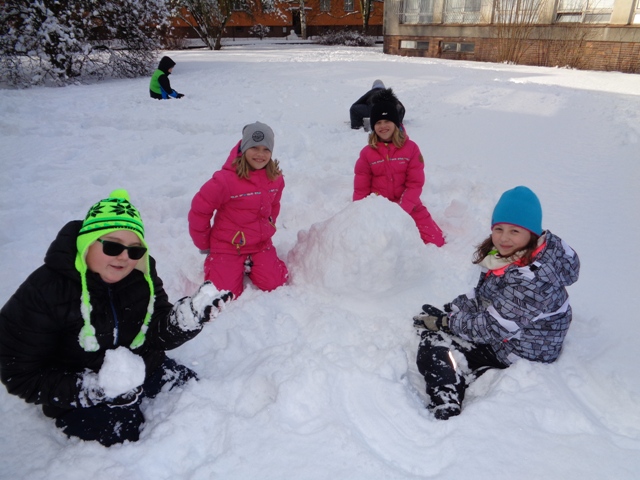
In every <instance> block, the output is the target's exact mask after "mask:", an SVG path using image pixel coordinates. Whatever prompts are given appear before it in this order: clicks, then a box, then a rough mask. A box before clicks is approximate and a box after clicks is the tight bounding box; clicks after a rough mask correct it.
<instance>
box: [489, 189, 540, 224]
mask: <svg viewBox="0 0 640 480" xmlns="http://www.w3.org/2000/svg"><path fill="white" fill-rule="evenodd" d="M498 223H509V224H511V225H517V226H518V227H522V228H526V229H527V230H529V231H530V232H532V233H535V234H536V235H542V207H541V206H540V200H538V197H537V196H536V194H535V193H533V192H532V191H531V190H530V189H529V188H527V187H523V186H520V187H516V188H513V189H511V190H507V191H506V192H504V193H503V194H502V196H501V197H500V200H498V204H497V205H496V208H494V209H493V215H492V216H491V228H493V226H494V225H496V224H498Z"/></svg>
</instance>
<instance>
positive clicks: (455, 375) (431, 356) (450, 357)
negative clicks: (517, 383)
mask: <svg viewBox="0 0 640 480" xmlns="http://www.w3.org/2000/svg"><path fill="white" fill-rule="evenodd" d="M421 338H422V340H421V342H420V346H419V348H418V355H417V358H416V364H417V366H418V370H419V371H420V373H421V374H422V376H423V377H424V379H425V382H426V391H427V395H429V398H430V399H431V405H430V407H431V408H432V407H437V406H440V405H443V404H445V403H456V404H457V405H459V406H461V405H462V400H464V394H465V390H466V388H467V387H468V386H469V385H470V384H471V382H473V381H474V380H475V379H476V378H478V377H479V376H480V375H482V374H483V373H485V372H486V371H488V370H489V369H491V368H501V369H502V368H507V366H508V365H505V364H503V363H502V362H501V361H500V360H498V359H497V358H496V356H495V353H494V352H493V350H492V348H491V347H490V346H489V345H479V344H473V343H470V342H466V341H464V340H462V339H460V338H458V337H456V336H454V335H450V334H447V333H444V332H432V331H430V330H425V331H424V332H422V334H421ZM459 354H460V355H462V356H463V357H464V359H465V360H466V365H459V364H457V362H456V361H455V357H456V356H458V358H460V357H459ZM461 363H462V362H461Z"/></svg>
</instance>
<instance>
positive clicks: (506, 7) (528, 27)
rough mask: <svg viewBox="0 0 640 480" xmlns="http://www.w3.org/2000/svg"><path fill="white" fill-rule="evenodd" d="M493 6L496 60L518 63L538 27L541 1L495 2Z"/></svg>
mask: <svg viewBox="0 0 640 480" xmlns="http://www.w3.org/2000/svg"><path fill="white" fill-rule="evenodd" d="M494 6H495V12H494V23H495V25H496V28H495V32H496V37H497V39H498V52H497V60H498V61H499V62H510V63H520V62H521V61H522V58H523V56H524V54H525V53H526V52H527V49H528V48H529V46H530V42H529V39H530V38H531V34H532V33H533V31H534V29H535V27H536V26H537V25H538V19H539V17H540V12H541V9H542V0H495V4H494Z"/></svg>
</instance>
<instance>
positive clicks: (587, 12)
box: [383, 0, 640, 73]
mask: <svg viewBox="0 0 640 480" xmlns="http://www.w3.org/2000/svg"><path fill="white" fill-rule="evenodd" d="M383 30H384V32H383V33H384V52H385V53H389V54H394V55H404V56H418V57H436V58H449V59H461V60H476V61H486V62H513V63H518V64H525V65H540V66H560V67H565V66H568V67H573V68H581V69H590V70H612V71H613V70H615V71H622V72H630V73H640V0H387V1H386V2H385V12H384V27H383Z"/></svg>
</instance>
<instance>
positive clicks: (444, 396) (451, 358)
mask: <svg viewBox="0 0 640 480" xmlns="http://www.w3.org/2000/svg"><path fill="white" fill-rule="evenodd" d="M473 263H474V264H477V265H480V266H481V267H482V273H481V274H480V280H479V282H478V284H477V286H476V287H475V288H474V289H473V290H472V291H471V292H469V293H467V294H464V295H460V296H458V297H457V298H455V299H454V300H453V301H452V302H451V303H448V304H446V305H445V306H444V307H443V309H442V310H441V309H439V308H436V307H434V306H432V305H428V304H427V305H423V306H422V312H421V313H420V314H418V315H416V316H415V317H414V319H413V320H414V326H416V328H418V329H419V331H420V332H421V342H420V346H419V349H418V355H417V360H416V363H417V365H418V370H419V371H420V373H421V374H422V375H423V376H424V379H425V382H426V390H427V395H428V396H429V398H430V403H429V405H428V408H429V409H430V410H431V411H432V412H433V413H434V416H435V417H436V418H438V419H441V420H446V419H448V418H449V417H451V416H454V415H458V414H459V413H460V410H461V406H462V400H463V398H464V394H465V389H466V388H467V387H468V386H469V384H470V383H471V382H473V381H474V380H475V379H476V378H478V377H479V376H480V375H482V374H483V373H484V372H486V371H487V370H489V369H491V368H501V369H502V368H507V367H508V366H509V365H511V364H512V363H513V362H514V361H515V360H517V359H519V358H524V359H526V360H530V361H534V362H542V363H551V362H554V361H555V360H556V359H557V358H558V356H559V355H560V350H561V349H562V343H563V341H564V338H565V335H566V334H567V330H568V329H569V325H570V323H571V306H570V305H569V295H568V294H567V290H566V287H567V286H568V285H571V284H573V283H574V282H576V281H577V280H578V274H579V272H580V260H579V259H578V255H577V253H576V252H575V251H574V250H573V249H572V248H571V247H570V246H569V245H567V244H566V243H565V242H564V241H563V240H561V239H560V238H559V237H557V236H556V235H554V234H552V233H551V232H550V231H549V230H546V231H544V230H543V229H542V208H541V206H540V201H539V200H538V197H537V196H536V194H535V193H533V192H532V191H531V190H530V189H529V188H527V187H523V186H519V187H516V188H513V189H511V190H508V191H506V192H505V193H503V194H502V196H501V197H500V200H499V201H498V204H497V205H496V207H495V209H494V211H493V215H492V219H491V235H490V236H489V237H488V238H487V239H486V240H484V241H483V242H482V243H481V244H480V245H478V247H477V249H476V252H475V256H474V260H473Z"/></svg>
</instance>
